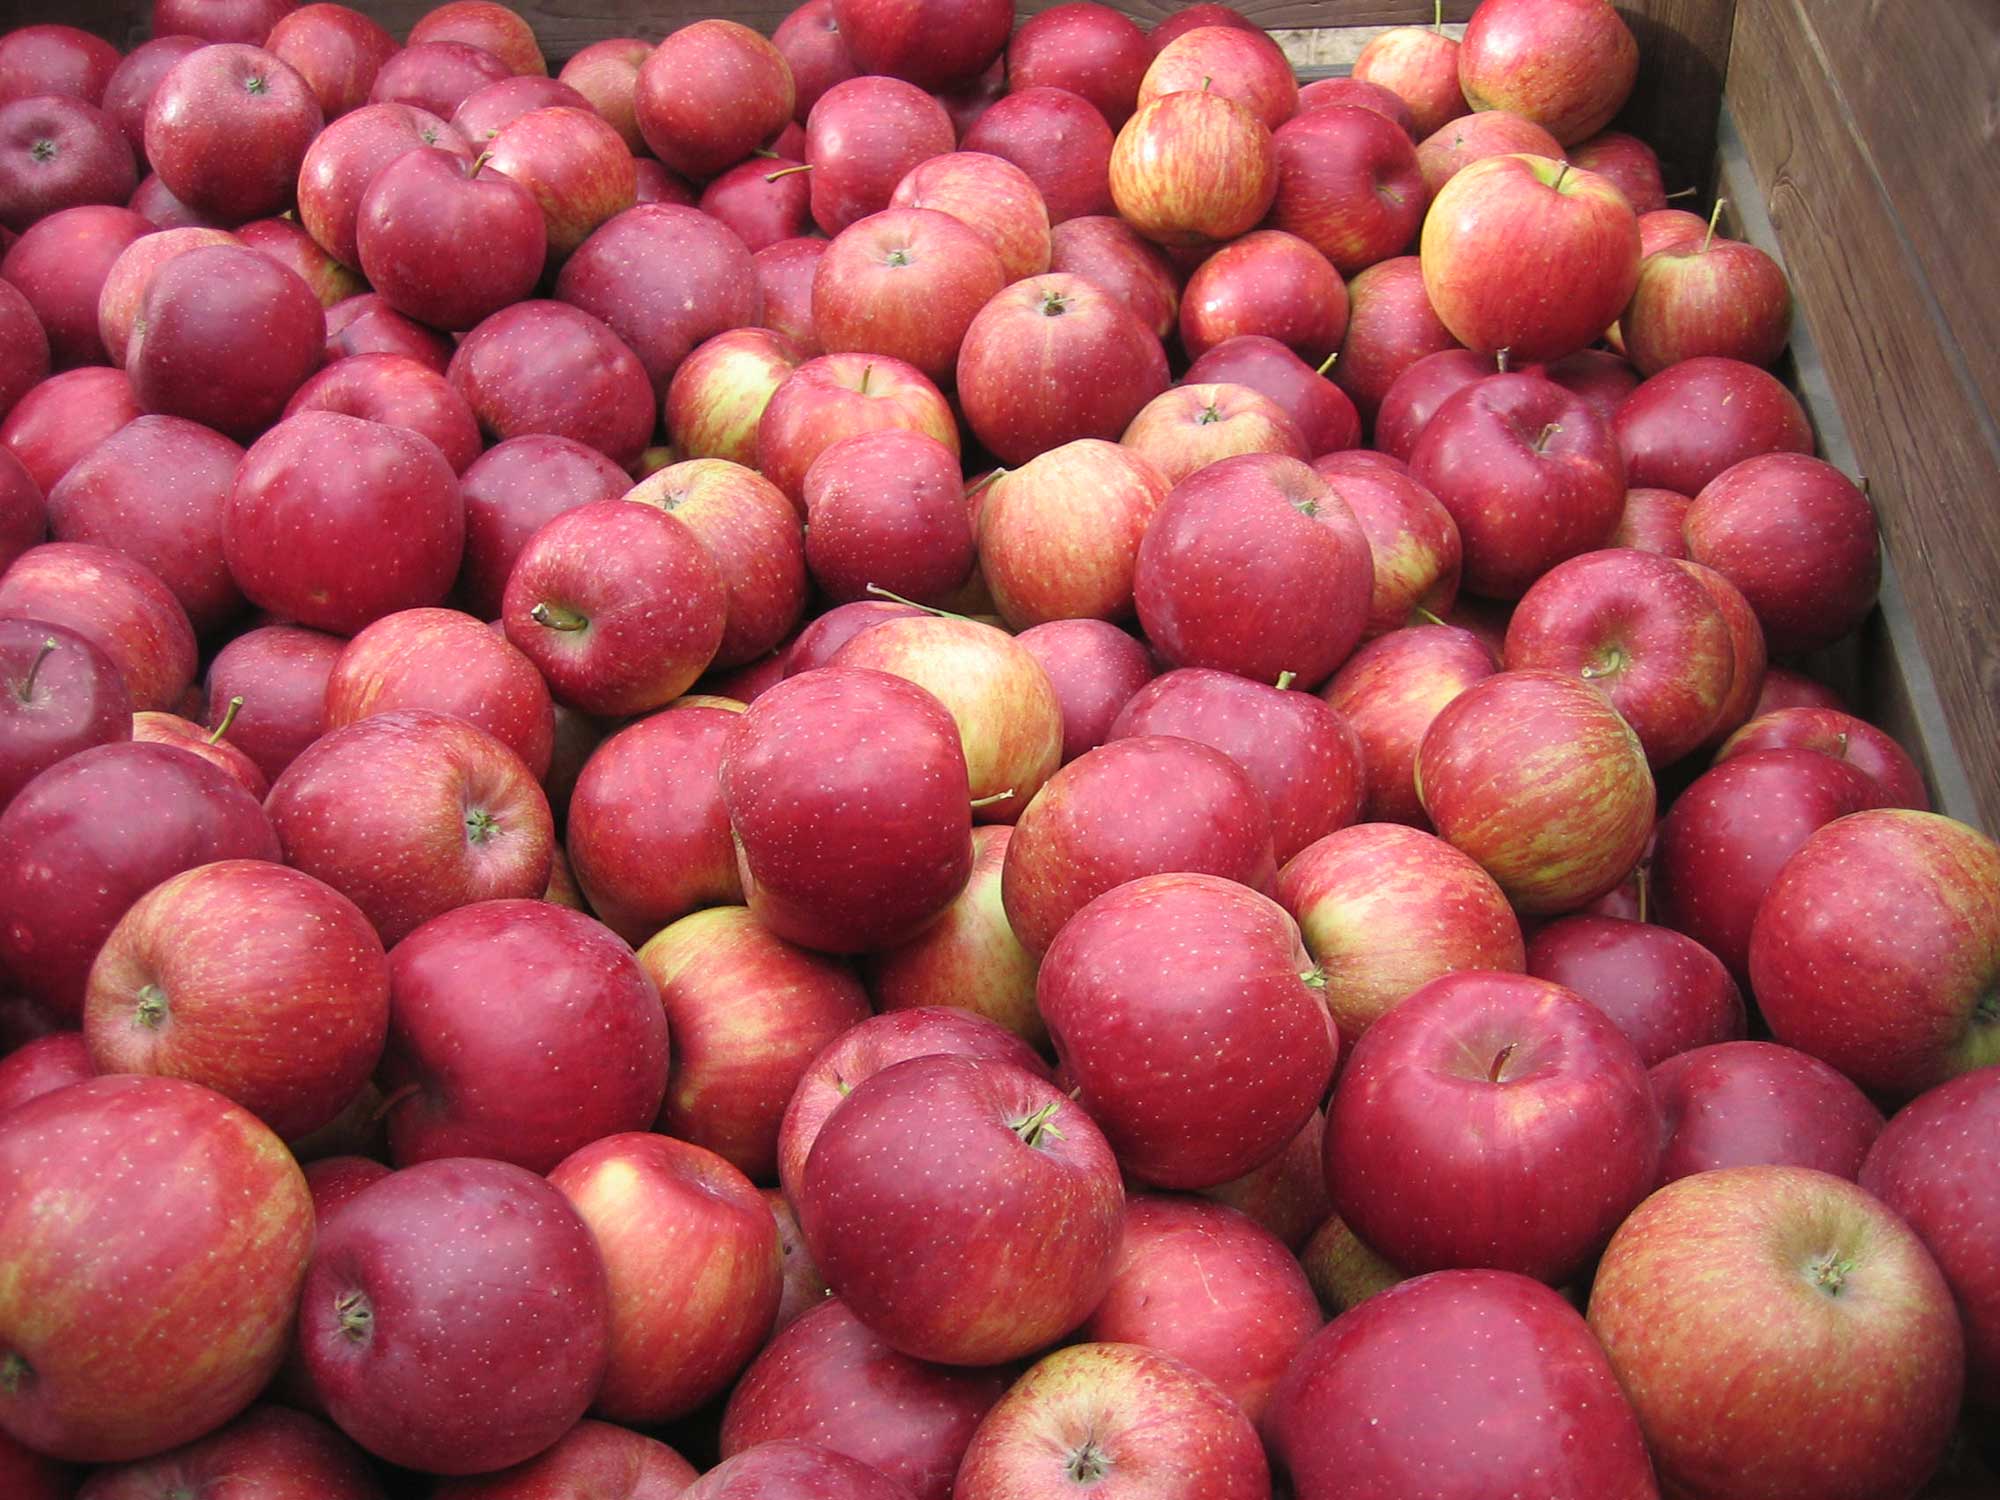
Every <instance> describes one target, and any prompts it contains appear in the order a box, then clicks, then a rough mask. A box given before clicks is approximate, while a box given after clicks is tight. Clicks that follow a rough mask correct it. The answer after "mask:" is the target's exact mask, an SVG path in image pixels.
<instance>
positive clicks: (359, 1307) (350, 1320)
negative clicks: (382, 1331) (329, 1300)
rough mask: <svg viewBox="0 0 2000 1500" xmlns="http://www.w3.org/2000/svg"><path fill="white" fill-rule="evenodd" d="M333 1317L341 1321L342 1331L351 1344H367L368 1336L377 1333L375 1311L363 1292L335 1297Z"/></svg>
mask: <svg viewBox="0 0 2000 1500" xmlns="http://www.w3.org/2000/svg"><path fill="white" fill-rule="evenodd" d="M333 1315H334V1317H336V1318H338V1319H339V1320H340V1331H341V1332H342V1333H344V1334H346V1335H347V1338H348V1341H349V1342H350V1343H355V1344H365V1343H367V1342H368V1335H369V1334H371V1333H373V1332H374V1331H375V1309H374V1308H372V1307H370V1306H369V1305H368V1298H367V1297H366V1296H365V1295H364V1294H363V1293H361V1292H342V1293H341V1294H340V1295H339V1296H338V1297H335V1298H334V1299H333Z"/></svg>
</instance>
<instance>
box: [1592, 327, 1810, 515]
mask: <svg viewBox="0 0 2000 1500" xmlns="http://www.w3.org/2000/svg"><path fill="white" fill-rule="evenodd" d="M1612 428H1613V430H1614V431H1615V433H1616V434H1617V437H1618V448H1619V451H1620V452H1622V453H1623V454H1624V455H1625V476H1626V482H1627V483H1628V484H1630V485H1632V486H1633V487H1635V488H1637V487H1640V486H1654V485H1656V486H1658V487H1660V488H1662V489H1669V490H1672V491H1674V493H1676V494H1679V495H1698V494H1700V493H1701V491H1702V490H1703V488H1705V487H1706V486H1707V484H1708V482H1709V481H1710V480H1712V479H1714V478H1715V477H1716V476H1717V475H1719V474H1721V473H1722V472H1723V471H1724V470H1725V469H1728V468H1731V467H1733V466H1734V465H1736V464H1739V463H1741V462H1743V461H1744V460H1745V459H1748V458H1755V457H1756V456H1757V455H1759V454H1763V453H1801V454H1809V453H1811V452H1812V451H1813V435H1812V427H1811V425H1810V424H1809V423H1808V422H1807V421H1806V414H1805V408H1804V407H1802V406H1800V405H1799V401H1798V397H1796V396H1794V395H1793V394H1792V393H1791V392H1790V391H1789V390H1787V389H1786V388H1785V387H1784V385H1783V384H1782V383H1781V382H1780V381H1779V380H1778V379H1777V377H1776V376H1774V375H1772V374H1771V373H1770V372H1769V371H1767V370H1760V369H1758V368H1757V367H1756V366H1755V365H1746V364H1744V363H1743V362H1742V361H1741V360H1736V359H1722V358H1719V357H1712V356H1707V357H1703V358H1699V359H1691V360H1688V361H1686V362H1685V363H1682V364H1678V365H1675V366H1674V367H1673V368H1672V369H1669V370H1663V371H1661V372H1660V373H1659V374H1658V375H1655V376H1653V377H1652V378H1651V379H1650V380H1647V381H1646V382H1644V383H1643V384H1642V385H1641V386H1640V387H1639V388H1638V389H1637V390H1636V391H1634V392H1633V393H1632V394H1631V395H1630V396H1627V397H1626V398H1625V400H1624V402H1623V403H1621V404H1620V406H1619V408H1618V415H1617V416H1616V417H1615V418H1614V419H1613V421H1612Z"/></svg>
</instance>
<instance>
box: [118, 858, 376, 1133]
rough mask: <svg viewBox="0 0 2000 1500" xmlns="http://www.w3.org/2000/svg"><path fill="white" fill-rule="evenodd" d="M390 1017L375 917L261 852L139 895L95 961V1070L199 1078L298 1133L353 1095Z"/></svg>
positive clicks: (279, 1127)
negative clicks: (373, 922) (370, 921)
mask: <svg viewBox="0 0 2000 1500" xmlns="http://www.w3.org/2000/svg"><path fill="white" fill-rule="evenodd" d="M303 955H310V957H309V958H307V957H303ZM388 1024H389V966H388V963H387V960H386V959H385V958H384V956H383V952H382V942H381V939H380V938H378V937H376V935H375V930H374V928H372V927H370V926H369V925H368V919H367V918H366V917H364V916H362V914H361V912H360V910H359V909H358V908H356V907H355V905H354V903H353V902H351V901H349V900H348V899H347V898H346V897H345V896H342V895H341V894H340V893H339V892H338V891H335V890H333V889H331V888H330V887H328V886H326V885H323V884H321V883H320V882H319V881H317V880H315V879H313V878H312V877H311V876H310V875H305V874H302V873H300V872H299V871H297V870H291V869H287V868H286V867H285V866H283V865H276V864H271V863H269V862H267V861H265V860H259V859H238V860H223V861H219V862H217V863H215V864H209V865H203V866H201V867H200V868H198V869H193V870H188V871H185V872H184V873H182V874H180V875H176V876H174V877H172V878H171V879H169V880H166V881H164V882H162V883H161V884H160V885H157V886H155V887H154V888H153V889H152V890H150V891H148V892H147V893H146V894H145V895H144V896H142V897H141V898H140V899H139V900H138V901H136V902H135V903H133V905H132V907H131V909H130V910H128V911H127V912H126V913H125V915H124V916H123V917H121V918H120V919H119V922H118V925H117V926H116V927H115V928H113V929H112V931H111V934H110V936H109V937H107V938H106V939H105V941H104V947H103V948H102V949H101V950H100V951H99V953H98V955H97V958H96V961H95V962H94V963H93V964H92V966H91V971H90V983H89V989H88V991H87V993H86V995H85V999H84V1012H83V1029H84V1036H85V1039H86V1040H87V1041H88V1043H89V1045H90V1054H91V1062H92V1065H93V1067H94V1068H95V1069H96V1071H98V1072H100V1073H150V1074H157V1075H160V1076H162V1077H169V1078H184V1079H186V1080H188V1081H189V1082H191V1083H199V1084H201V1085H203V1086H204V1087H207V1088H211V1089H214V1090H215V1091H216V1092H217V1093H220V1094H222V1095H223V1096H224V1097H225V1098H228V1099H232V1100H234V1101H235V1102H236V1103H238V1104H240V1105H242V1106H243V1107H244V1108H245V1109H247V1110H249V1111H250V1112H251V1113H252V1114H254V1115H256V1116H257V1117H258V1118H259V1119H260V1120H262V1121H264V1123H265V1124H267V1125H269V1126H270V1127H271V1129H272V1130H273V1131H275V1132H276V1133H277V1134H278V1135H279V1136H281V1137H283V1138H284V1139H286V1140H293V1139H296V1138H298V1137H300V1136H304V1135H310V1134H311V1133H312V1132H313V1131H315V1130H318V1129H319V1128H320V1127H321V1126H323V1125H325V1124H327V1123H328V1122H330V1121H331V1120H332V1119H333V1118H334V1117H335V1116H336V1115H338V1114H339V1113H340V1112H341V1111H342V1110H343V1109H345V1108H346V1107H347V1106H348V1104H349V1103H350V1102H351V1101H352V1100H353V1098H354V1096H355V1095H356V1094H358V1093H359V1092H360V1091H361V1087H362V1085H363V1084H365V1083H366V1082H367V1081H368V1076H369V1074H370V1073H372V1072H373V1071H374V1068H375V1063H376V1061H377V1059H378V1058H380V1056H381V1055H382V1040H383V1037H384V1035H385V1034H386V1032H387V1029H388Z"/></svg>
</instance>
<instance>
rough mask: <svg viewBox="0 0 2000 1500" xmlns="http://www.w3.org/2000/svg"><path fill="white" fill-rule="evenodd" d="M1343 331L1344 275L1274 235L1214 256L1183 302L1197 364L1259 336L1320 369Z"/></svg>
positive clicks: (1305, 247) (1186, 341) (1298, 243)
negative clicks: (1242, 338)
mask: <svg viewBox="0 0 2000 1500" xmlns="http://www.w3.org/2000/svg"><path fill="white" fill-rule="evenodd" d="M1224 34H1227V33H1224ZM1239 34H1242V33H1239ZM1346 328H1347V288H1346V287H1345V286H1344V285H1343V284H1342V283H1341V280H1340V275H1339V273H1338V272H1336V271H1335V270H1334V269H1333V267H1332V265H1330V264H1329V263H1328V261H1327V259H1326V257H1325V256H1323V255H1321V254H1320V253H1319V251H1318V250H1316V249H1315V248H1314V247H1313V246H1311V245H1309V244H1307V243H1306V242H1305V241H1304V240H1302V239H1299V238H1298V237H1297V236H1296V235H1290V234H1284V233H1281V232H1280V231H1277V230H1259V231H1257V232H1255V233H1252V234H1247V235H1245V236H1244V237H1243V238H1242V239H1240V240H1237V241H1235V242H1233V243H1232V244H1229V245H1225V246H1224V247H1223V248H1222V249H1220V250H1218V251H1217V252H1216V253H1215V254H1214V255H1211V256H1210V257H1209V258H1208V259H1207V260H1205V261H1203V262H1202V263H1201V265H1200V266H1199V267H1197V268H1196V270H1195V273H1194V275H1192V276H1191V277H1189V278H1188V284H1187V290H1186V292H1185V294H1184V295H1183V297H1182V299H1181V307H1180V333H1181V344H1182V347H1184V348H1185V349H1186V350H1187V352H1188V354H1189V356H1190V357H1191V358H1194V359H1197V360H1198V359H1200V358H1201V356H1202V355H1204V354H1206V353H1207V352H1208V351H1209V350H1211V349H1213V348H1214V347H1215V346H1216V345H1218V344H1220V343H1222V342H1223V341H1224V340H1225V339H1230V338H1233V337H1235V336H1236V335H1238V334H1262V335H1264V336H1266V337H1270V338H1275V339H1276V340H1277V341H1278V342H1279V343H1282V344H1285V345H1288V346H1289V347H1290V348H1291V349H1292V350H1293V351H1294V352H1295V353H1297V354H1299V355H1301V356H1302V357H1303V358H1305V359H1306V360H1308V361H1309V362H1310V363H1312V364H1315V365H1317V364H1319V363H1321V362H1323V361H1324V360H1326V359H1327V358H1328V356H1330V355H1331V354H1332V353H1333V352H1334V351H1335V350H1336V349H1338V348H1339V347H1340V338H1341V335H1342V333H1344V332H1345V331H1346Z"/></svg>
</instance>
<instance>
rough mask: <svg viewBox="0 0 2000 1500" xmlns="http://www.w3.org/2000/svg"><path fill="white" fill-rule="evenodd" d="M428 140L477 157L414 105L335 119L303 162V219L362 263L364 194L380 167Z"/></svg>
mask: <svg viewBox="0 0 2000 1500" xmlns="http://www.w3.org/2000/svg"><path fill="white" fill-rule="evenodd" d="M427 146H428V147H432V148H434V149H436V150H440V151H444V152H446V153H448V154H450V155H452V156H455V157H457V158H458V159H459V160H460V161H463V162H465V163H467V164H468V166H469V165H470V163H471V161H472V158H473V152H472V148H471V146H470V145H469V144H468V143H467V142H466V140H465V138H464V137H463V136H461V135H460V134H459V133H458V132H457V131H456V130H454V129H452V128H451V126H449V125H448V124H446V123H445V122H444V120H443V119H441V118H440V117H438V116H437V115H434V114H432V113H430V112H429V111H428V110H424V109H419V108H417V107H415V106H413V105H408V104H370V105H366V106H364V107H362V108H360V109H357V110H355V111H354V112H353V113H352V114H350V115H345V116H343V117H341V118H340V119H339V120H336V121H334V122H333V123H332V124H330V125H328V126H327V128H326V129H325V130H324V131H322V132H321V133H320V135H319V137H318V138H317V139H315V140H314V141H313V143H312V146H311V147H310V148H309V149H308V150H307V152H306V155H305V160H304V161H303V163H302V164H301V165H300V167H299V184H298V196H299V222H300V223H301V224H303V225H304V226H305V229H306V231H307V233H309V234H311V235H312V237H313V238H314V239H315V240H317V241H318V242H319V244H320V245H321V247H322V248H324V249H325V250H326V252H327V253H328V254H329V255H331V256H332V257H333V258H334V259H335V260H338V261H340V262H341V263H342V264H343V265H347V266H353V267H358V266H359V265H360V264H361V256H360V249H359V246H358V245H357V243H356V229H357V227H358V224H359V218H360V208H361V200H362V198H363V197H364V196H365V195H366V192H367V189H368V188H369V186H370V185H371V184H372V183H373V181H374V178H375V175H376V173H378V172H380V171H381V170H382V169H383V168H384V167H386V166H388V165H389V163H390V162H392V161H395V160H396V159H397V158H398V157H400V156H402V155H404V154H405V153H406V152H411V151H417V150H420V149H422V148H424V147H427ZM446 201H448V200H446ZM439 211H440V212H442V211H443V210H442V208H440V210H439ZM454 249H455V250H458V251H462V250H463V249H464V247H463V246H456V247H454ZM433 274H434V275H435V274H436V273H435V272H433Z"/></svg>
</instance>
